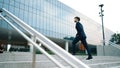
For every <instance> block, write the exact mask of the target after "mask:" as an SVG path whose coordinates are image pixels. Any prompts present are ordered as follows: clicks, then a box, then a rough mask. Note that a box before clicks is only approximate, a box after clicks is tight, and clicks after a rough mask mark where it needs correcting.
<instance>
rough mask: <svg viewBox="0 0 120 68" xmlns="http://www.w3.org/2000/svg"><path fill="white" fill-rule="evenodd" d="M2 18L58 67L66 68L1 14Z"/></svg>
mask: <svg viewBox="0 0 120 68" xmlns="http://www.w3.org/2000/svg"><path fill="white" fill-rule="evenodd" d="M0 17H1V18H2V19H3V20H5V21H6V22H7V23H8V24H9V25H10V26H12V27H13V28H14V29H15V30H16V31H17V32H18V33H20V34H21V35H22V36H23V37H24V38H25V39H26V40H27V41H29V42H30V43H31V44H33V45H34V46H35V47H36V48H37V49H39V50H40V51H41V52H42V53H43V54H45V55H46V56H47V57H48V58H49V59H50V60H52V61H53V62H54V63H55V64H56V65H58V66H59V67H60V68H65V67H64V66H63V65H62V64H60V63H59V62H58V61H57V60H55V59H54V58H53V57H52V56H51V55H49V54H48V53H47V52H46V51H45V50H44V49H42V48H41V47H39V45H37V44H36V43H35V42H33V40H31V39H30V38H29V37H28V36H27V35H25V34H24V33H23V32H22V31H20V30H19V29H18V28H17V27H16V26H14V25H13V24H12V23H11V22H9V21H8V20H7V19H6V18H5V17H3V16H2V15H1V14H0Z"/></svg>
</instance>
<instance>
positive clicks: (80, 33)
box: [72, 17, 92, 60]
mask: <svg viewBox="0 0 120 68" xmlns="http://www.w3.org/2000/svg"><path fill="white" fill-rule="evenodd" d="M74 22H75V23H76V30H77V34H76V37H75V39H74V40H73V42H72V54H73V55H75V53H76V43H77V42H79V41H81V43H82V44H83V45H84V47H85V48H86V50H87V53H88V58H87V59H86V60H90V59H92V55H91V52H90V49H89V47H88V44H87V41H86V34H85V32H84V29H83V26H82V24H81V23H80V18H79V17H74Z"/></svg>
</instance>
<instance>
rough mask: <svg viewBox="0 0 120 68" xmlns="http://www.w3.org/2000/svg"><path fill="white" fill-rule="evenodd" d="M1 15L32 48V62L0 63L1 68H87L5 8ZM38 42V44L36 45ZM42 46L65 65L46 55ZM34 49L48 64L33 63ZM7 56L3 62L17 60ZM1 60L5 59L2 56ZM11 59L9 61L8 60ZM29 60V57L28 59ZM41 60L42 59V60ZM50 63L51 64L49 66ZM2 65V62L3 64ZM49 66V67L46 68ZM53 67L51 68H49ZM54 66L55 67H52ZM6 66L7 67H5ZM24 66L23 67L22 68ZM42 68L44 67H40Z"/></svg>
mask: <svg viewBox="0 0 120 68" xmlns="http://www.w3.org/2000/svg"><path fill="white" fill-rule="evenodd" d="M1 11H2V12H1V13H0V18H1V19H3V20H4V21H5V22H6V23H8V24H9V25H10V26H11V27H12V28H13V29H14V30H16V31H17V32H18V33H19V34H20V35H21V36H22V37H24V38H25V39H26V40H27V41H28V42H29V45H30V46H32V47H33V48H32V49H33V54H32V57H30V58H31V59H32V61H27V62H26V60H24V61H20V62H18V61H17V62H15V61H14V62H13V61H10V62H8V61H7V63H6V62H5V65H4V64H2V63H1V66H0V67H3V68H10V66H13V67H11V68H18V67H21V68H36V67H39V65H40V66H47V67H49V68H52V67H57V68H66V66H67V67H68V68H80V67H82V68H89V66H88V65H86V64H85V63H83V62H82V61H80V60H79V59H77V58H76V57H74V56H72V55H71V54H70V53H68V52H67V51H65V50H64V49H62V48H61V47H59V45H57V44H55V43H54V42H52V41H51V40H50V39H48V38H47V37H45V36H44V35H42V34H41V33H39V32H38V31H36V30H35V29H33V28H32V27H31V26H29V25H28V24H26V23H25V22H24V21H22V20H21V19H19V18H18V17H16V16H15V15H14V14H12V13H11V12H9V11H8V10H6V9H5V8H2V9H1ZM24 31H25V32H27V33H28V34H30V37H29V36H27V35H26V34H25V33H24ZM37 42H39V43H37ZM41 44H42V45H43V46H44V47H46V48H48V49H49V50H51V51H52V52H53V53H54V54H55V55H57V56H59V58H60V59H62V60H64V62H65V63H67V64H63V62H60V61H58V60H57V59H56V58H55V57H54V56H52V55H50V54H49V53H47V52H46V51H45V50H44V49H43V48H42V47H41V46H40V45H41ZM35 48H37V49H38V50H39V51H40V52H41V53H42V54H44V55H45V56H46V57H47V58H48V60H49V61H50V63H49V64H44V63H41V64H39V63H40V62H41V61H40V62H37V63H35V62H36V61H35V60H36V59H35V58H36V54H35V50H34V49H35ZM21 55H22V54H20V55H19V56H21ZM8 56H9V55H7V56H6V57H7V58H6V59H5V60H11V59H12V58H13V60H16V59H15V58H17V59H19V58H20V57H19V58H18V57H16V56H11V57H8ZM24 57H26V56H25V54H23V55H22V58H24ZM3 58H5V57H4V56H3ZM9 58H11V59H9ZM28 58H29V57H28ZM42 59H43V58H42ZM51 62H52V63H53V64H51ZM3 63H4V62H3ZM48 65H50V66H48ZM51 65H53V66H51ZM54 65H56V66H54ZM6 66H8V67H6ZM24 66H25V67H24ZM41 68H44V67H41Z"/></svg>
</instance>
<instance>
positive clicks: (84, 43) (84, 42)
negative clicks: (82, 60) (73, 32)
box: [81, 39, 92, 60]
mask: <svg viewBox="0 0 120 68" xmlns="http://www.w3.org/2000/svg"><path fill="white" fill-rule="evenodd" d="M81 42H82V44H83V45H84V47H85V48H86V50H87V53H88V60H89V58H90V59H92V55H91V52H90V49H89V47H88V44H87V41H86V39H82V40H81Z"/></svg>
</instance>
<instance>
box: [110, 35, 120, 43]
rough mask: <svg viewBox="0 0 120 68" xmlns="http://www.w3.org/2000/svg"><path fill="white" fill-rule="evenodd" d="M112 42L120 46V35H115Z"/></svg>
mask: <svg viewBox="0 0 120 68" xmlns="http://www.w3.org/2000/svg"><path fill="white" fill-rule="evenodd" d="M110 42H113V43H115V44H120V33H115V34H113V35H112V36H111V39H110Z"/></svg>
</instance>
